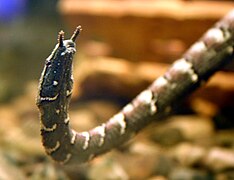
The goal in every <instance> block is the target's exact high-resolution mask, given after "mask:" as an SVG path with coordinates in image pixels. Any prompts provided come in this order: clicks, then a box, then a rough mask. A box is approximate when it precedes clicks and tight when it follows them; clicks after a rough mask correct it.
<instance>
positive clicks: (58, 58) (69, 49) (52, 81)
mask: <svg viewBox="0 0 234 180" xmlns="http://www.w3.org/2000/svg"><path fill="white" fill-rule="evenodd" d="M80 31H81V26H78V27H77V28H76V30H75V32H74V33H73V35H72V36H71V38H70V39H67V40H64V32H63V31H60V32H59V34H58V43H57V44H56V46H55V48H54V50H53V51H52V53H51V54H50V55H49V57H48V58H47V59H46V62H45V66H44V70H43V72H42V75H41V79H40V86H39V96H38V103H39V104H40V103H41V102H44V101H54V100H56V99H57V97H58V96H59V95H61V94H62V93H63V92H64V91H65V92H66V94H67V95H69V94H71V90H72V85H73V80H72V79H73V78H72V60H73V56H74V54H75V52H76V43H75V40H76V38H77V37H78V35H79V33H80ZM63 94H64V93H63Z"/></svg>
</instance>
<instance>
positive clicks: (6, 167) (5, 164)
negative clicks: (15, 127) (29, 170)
mask: <svg viewBox="0 0 234 180" xmlns="http://www.w3.org/2000/svg"><path fill="white" fill-rule="evenodd" d="M16 178H17V180H25V179H26V177H25V175H24V174H23V173H22V171H21V170H20V169H19V168H18V167H17V165H16V164H12V162H10V161H8V160H7V158H6V157H5V156H4V154H3V153H2V152H0V179H1V180H15V179H16Z"/></svg>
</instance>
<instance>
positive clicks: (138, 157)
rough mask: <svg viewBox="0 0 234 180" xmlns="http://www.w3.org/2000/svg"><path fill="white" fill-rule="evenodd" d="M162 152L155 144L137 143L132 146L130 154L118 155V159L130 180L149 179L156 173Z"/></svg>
mask: <svg viewBox="0 0 234 180" xmlns="http://www.w3.org/2000/svg"><path fill="white" fill-rule="evenodd" d="M161 152H162V151H161V149H160V148H159V147H158V146H156V145H155V144H153V143H150V142H145V141H140V142H139V141H137V142H135V143H133V144H132V145H131V146H130V148H129V152H125V153H124V154H123V153H118V154H117V155H116V157H117V160H118V162H119V163H120V164H121V165H122V167H123V168H124V169H125V171H126V172H127V173H128V176H129V179H147V178H148V177H150V176H151V175H152V174H154V172H155V171H156V170H155V169H156V168H155V166H157V165H158V164H159V163H157V161H158V160H157V159H158V158H160V156H161Z"/></svg>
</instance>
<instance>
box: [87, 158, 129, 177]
mask: <svg viewBox="0 0 234 180" xmlns="http://www.w3.org/2000/svg"><path fill="white" fill-rule="evenodd" d="M88 178H89V179H92V180H100V179H102V180H127V179H129V177H128V174H127V173H126V171H125V170H124V169H123V167H122V166H121V165H120V164H119V163H118V162H116V161H115V160H114V159H112V158H111V157H107V156H106V157H105V158H100V159H96V160H95V161H93V164H92V166H91V167H90V170H89V171H88Z"/></svg>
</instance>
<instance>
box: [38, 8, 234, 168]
mask: <svg viewBox="0 0 234 180" xmlns="http://www.w3.org/2000/svg"><path fill="white" fill-rule="evenodd" d="M80 31H81V27H80V26H78V27H77V29H76V30H75V32H74V34H73V35H72V37H71V38H70V39H69V40H64V32H63V31H61V32H60V33H59V35H58V44H57V45H56V46H55V49H54V50H53V52H52V53H51V55H50V56H49V57H48V58H47V59H46V62H45V67H44V70H43V72H42V75H41V78H40V83H39V92H38V97H37V106H38V108H39V110H40V118H41V135H42V142H43V146H44V147H45V150H46V153H47V154H48V155H50V156H51V157H52V158H53V159H54V160H55V161H57V162H59V163H61V164H74V163H82V162H86V161H88V160H90V159H92V158H94V157H95V156H97V155H100V154H102V153H104V152H107V151H109V150H111V149H112V148H114V147H117V146H119V145H121V144H122V143H124V142H125V141H127V140H129V139H130V138H131V137H132V136H133V135H134V134H136V133H137V132H138V131H140V130H141V129H143V128H144V127H145V126H146V125H147V124H149V123H150V122H151V121H155V120H159V119H160V118H161V117H162V116H164V115H165V114H167V113H168V112H169V111H170V110H171V109H172V108H173V107H174V106H176V105H177V104H178V102H179V101H180V100H182V99H183V98H184V97H185V95H188V94H189V93H191V92H192V91H194V90H195V89H196V88H198V87H199V86H200V85H201V84H203V82H204V81H206V80H207V79H208V78H209V77H210V76H211V75H212V74H213V73H214V72H215V71H217V70H218V69H219V68H221V67H222V66H223V65H224V64H226V63H227V62H229V61H231V60H232V59H233V57H234V53H233V47H234V11H232V12H230V13H229V14H228V15H227V16H225V17H224V18H223V19H222V20H220V21H219V22H218V23H216V24H215V25H214V26H213V27H212V28H211V29H209V30H208V31H207V32H206V33H205V34H204V35H203V37H202V38H201V39H200V40H198V41H197V42H196V43H195V44H194V45H192V46H191V48H190V49H189V50H188V51H187V52H185V54H184V55H183V56H182V58H181V59H179V60H176V61H175V62H174V63H173V64H172V66H171V67H170V68H169V69H168V70H167V72H166V73H165V74H164V75H162V76H161V77H159V78H158V79H156V80H155V81H154V82H153V83H152V84H151V85H150V86H149V87H148V88H147V89H146V90H144V91H143V92H141V93H140V94H139V95H138V96H137V97H136V98H135V99H133V101H132V102H130V103H129V104H127V105H126V106H125V107H124V108H123V109H122V110H121V111H120V112H119V113H117V114H116V115H114V116H113V117H112V118H111V119H110V120H109V121H107V122H106V123H105V124H102V125H100V126H97V127H95V128H94V129H91V130H89V131H86V132H76V131H75V130H73V129H71V128H70V126H69V120H70V119H69V115H68V107H69V101H70V97H71V93H72V86H73V76H72V61H73V56H74V54H75V52H76V44H75V40H76V38H77V36H78V35H79V33H80Z"/></svg>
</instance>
